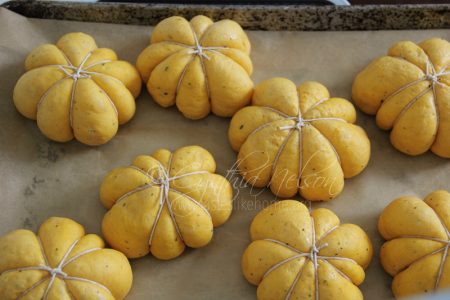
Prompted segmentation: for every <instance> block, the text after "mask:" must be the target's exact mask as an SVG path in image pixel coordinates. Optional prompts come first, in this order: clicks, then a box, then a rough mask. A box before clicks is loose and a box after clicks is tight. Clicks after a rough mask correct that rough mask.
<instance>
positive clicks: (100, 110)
mask: <svg viewBox="0 0 450 300" xmlns="http://www.w3.org/2000/svg"><path fill="white" fill-rule="evenodd" d="M25 69H26V70H27V72H26V73H25V74H23V75H22V77H20V79H19V80H18V81H17V84H16V86H15V87H14V95H13V98H14V104H15V106H16V108H17V110H18V111H19V112H20V113H21V114H22V115H24V116H25V117H27V118H29V119H32V120H36V121H37V125H38V127H39V129H40V130H41V132H42V133H43V134H44V135H45V136H46V137H47V138H49V139H51V140H54V141H57V142H68V141H70V140H72V139H74V138H75V139H77V140H78V141H80V142H82V143H84V144H87V145H101V144H104V143H107V142H108V141H109V140H111V139H112V138H113V137H114V136H115V135H116V132H117V129H118V127H119V125H121V124H125V123H126V122H128V121H129V120H130V119H131V118H132V117H133V116H134V112H135V110H136V105H135V101H134V99H135V98H136V97H137V96H138V95H139V93H140V91H141V79H140V76H139V73H138V71H137V70H136V68H135V67H134V66H132V65H131V64H129V63H127V62H125V61H122V60H117V55H116V53H114V51H113V50H111V49H107V48H97V45H96V43H95V41H94V39H93V38H92V37H91V36H89V35H87V34H85V33H81V32H77V33H68V34H66V35H64V36H62V37H61V38H60V39H59V40H58V42H57V43H56V44H55V45H53V44H45V45H42V46H39V47H37V48H36V49H34V50H33V51H31V53H30V54H29V55H28V57H27V59H26V61H25Z"/></svg>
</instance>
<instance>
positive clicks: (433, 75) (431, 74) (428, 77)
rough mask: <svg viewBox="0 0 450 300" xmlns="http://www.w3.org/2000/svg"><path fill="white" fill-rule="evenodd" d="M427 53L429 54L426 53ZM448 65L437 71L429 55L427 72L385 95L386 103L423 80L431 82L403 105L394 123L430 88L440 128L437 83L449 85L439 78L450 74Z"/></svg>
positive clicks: (384, 100) (437, 124)
mask: <svg viewBox="0 0 450 300" xmlns="http://www.w3.org/2000/svg"><path fill="white" fill-rule="evenodd" d="M425 55H427V54H426V53H425ZM447 67H448V66H445V67H443V68H442V69H441V71H440V72H439V73H437V72H436V68H435V67H434V64H433V62H432V61H431V59H430V57H429V56H428V55H427V64H426V70H425V74H424V75H423V76H422V77H421V78H419V79H417V80H414V81H412V82H410V83H408V84H405V85H404V86H401V87H400V88H399V89H397V90H395V91H394V92H392V93H391V94H389V95H388V96H387V97H385V98H384V99H383V102H384V103H386V102H387V101H389V100H390V99H392V98H393V97H394V96H396V95H398V94H400V93H401V92H403V91H404V90H406V89H408V88H410V87H412V86H414V85H416V84H418V83H420V82H423V81H429V82H430V86H429V87H428V88H426V89H425V90H423V91H422V92H421V93H419V94H418V95H417V96H415V97H413V99H411V100H410V101H409V102H408V103H407V104H406V105H405V107H403V109H402V110H401V111H400V113H399V115H398V116H397V118H396V119H395V121H394V124H395V123H397V121H398V120H399V119H400V117H401V116H403V115H404V114H405V113H406V112H407V111H408V110H409V109H410V108H411V107H412V106H413V105H414V104H415V103H416V102H417V101H418V100H419V99H420V98H421V97H422V96H423V95H425V94H426V93H428V92H429V91H430V90H432V92H433V104H434V109H435V112H436V118H437V122H436V127H437V129H436V130H438V129H439V119H440V117H439V109H438V105H437V97H436V85H440V86H442V87H448V86H446V85H445V84H443V83H442V82H440V81H439V78H440V77H441V76H447V75H450V72H446V69H447Z"/></svg>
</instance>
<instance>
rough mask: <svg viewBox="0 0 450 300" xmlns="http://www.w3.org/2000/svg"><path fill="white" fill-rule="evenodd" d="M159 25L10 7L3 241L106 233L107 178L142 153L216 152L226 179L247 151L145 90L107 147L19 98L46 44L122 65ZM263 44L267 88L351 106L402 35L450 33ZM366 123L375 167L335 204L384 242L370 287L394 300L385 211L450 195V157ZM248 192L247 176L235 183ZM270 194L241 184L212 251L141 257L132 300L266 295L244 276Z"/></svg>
mask: <svg viewBox="0 0 450 300" xmlns="http://www.w3.org/2000/svg"><path fill="white" fill-rule="evenodd" d="M151 29H152V28H150V27H144V26H126V25H112V24H98V23H79V22H67V21H52V20H35V19H27V18H24V17H22V16H19V15H16V14H14V13H11V12H10V11H8V10H6V9H0V101H1V103H0V144H1V152H0V176H1V177H0V205H1V206H0V234H1V235H3V234H5V233H7V232H9V231H11V230H14V229H17V228H30V229H32V230H36V229H37V228H38V226H39V225H40V223H41V222H42V221H44V220H45V219H46V218H48V217H51V216H64V217H69V218H73V219H74V220H76V221H78V222H79V223H81V224H82V225H84V226H85V228H86V230H87V232H91V233H100V224H101V220H102V217H103V215H104V213H105V212H106V209H104V208H103V206H102V205H101V204H100V202H99V200H98V191H99V185H100V183H101V180H102V178H103V176H104V175H105V174H106V173H107V172H108V171H110V170H111V169H113V168H116V167H119V166H125V165H128V164H129V163H130V162H131V161H132V160H133V158H134V157H135V156H136V155H138V154H150V153H152V152H153V151H154V150H156V149H158V148H162V147H164V148H168V149H172V150H174V149H176V148H178V147H181V146H184V145H192V144H197V145H200V146H202V147H205V148H206V149H208V150H209V151H210V152H211V153H212V154H213V155H214V157H215V159H216V162H217V166H218V173H219V174H222V175H227V171H228V170H229V169H231V167H232V165H233V164H234V162H235V158H236V154H235V153H234V152H233V150H232V149H231V147H230V146H229V144H228V139H227V130H228V123H229V119H225V118H219V117H216V116H209V117H207V118H206V119H203V120H200V121H190V120H187V119H185V118H184V117H183V116H182V115H181V113H179V112H178V111H177V110H176V109H175V108H170V109H164V108H161V107H159V106H158V105H157V104H155V103H154V102H153V101H152V99H151V98H150V97H149V95H148V94H147V91H146V90H143V92H142V94H141V96H140V97H139V98H138V100H137V112H136V116H135V117H134V119H133V120H131V122H130V123H129V124H127V125H125V126H121V127H120V129H119V132H118V134H117V136H116V137H115V138H114V139H113V140H112V141H111V142H109V143H108V144H106V145H103V146H101V147H88V146H84V145H82V144H80V143H79V142H76V141H73V142H70V143H66V144H59V143H54V142H50V141H49V140H47V139H46V138H45V137H44V136H43V135H42V134H41V133H40V132H39V130H38V128H37V126H36V123H35V122H34V121H31V120H27V119H26V118H24V117H22V116H21V115H20V114H19V113H18V112H17V111H16V109H15V107H14V105H13V102H12V91H13V87H14V84H15V82H16V81H17V79H18V78H19V77H20V75H21V74H22V73H23V72H24V67H23V62H24V59H25V57H26V55H27V54H28V52H29V51H31V50H32V49H33V48H34V47H36V46H38V45H40V44H43V43H54V42H56V41H57V40H58V38H59V37H60V36H61V35H63V34H65V33H67V32H72V31H83V32H86V33H88V34H91V35H92V36H93V37H94V38H95V39H96V41H97V44H98V45H99V47H108V48H112V49H114V50H115V51H116V52H117V53H118V55H119V57H120V58H122V59H125V60H128V61H130V62H132V63H134V62H135V60H136V57H137V55H138V54H139V52H140V51H142V49H144V47H146V46H147V45H148V42H149V34H150V32H151ZM248 35H249V38H250V40H251V43H252V59H253V62H254V69H255V72H254V75H253V79H254V81H255V83H258V82H260V81H261V80H263V79H267V78H270V77H275V76H284V77H288V78H290V79H292V80H293V81H294V82H296V83H301V82H302V81H305V80H317V81H319V82H322V83H323V84H325V85H326V86H327V87H328V88H329V90H330V92H331V95H332V96H338V97H344V98H347V99H350V93H351V84H352V80H353V78H354V76H355V75H356V73H357V72H358V71H360V70H361V69H362V68H363V67H364V66H365V65H367V64H368V63H369V62H370V61H371V60H372V59H374V58H375V57H377V56H380V55H383V54H385V53H386V51H387V49H388V48H389V46H390V45H392V44H393V43H394V42H396V41H398V40H413V41H416V42H419V41H421V40H423V39H427V38H430V37H434V36H438V37H443V38H446V39H449V38H450V32H449V31H448V30H430V31H389V32H388V31H378V32H258V31H251V32H248ZM357 123H358V124H360V125H361V126H363V127H364V128H365V130H366V131H367V133H368V135H369V137H370V139H371V142H372V157H371V160H370V163H369V165H368V167H367V168H366V170H365V171H364V172H363V173H362V174H360V175H359V176H357V177H356V178H354V179H351V180H346V182H345V189H344V192H343V193H342V194H341V195H340V196H339V197H338V198H337V199H335V200H333V201H332V202H328V203H314V205H313V207H320V206H323V207H327V208H329V209H332V210H333V211H334V212H336V213H337V215H338V216H339V217H340V218H341V221H342V222H351V223H355V224H358V225H359V226H361V227H362V228H363V229H365V230H366V232H367V233H368V234H369V236H370V237H371V239H372V242H373V244H374V248H375V255H374V259H373V261H372V263H371V265H370V267H369V268H368V270H367V272H366V280H365V282H364V284H363V285H362V286H361V289H362V291H363V293H364V295H365V298H366V299H368V300H375V299H389V298H392V294H391V291H390V283H391V278H390V277H389V276H388V275H387V274H386V273H384V271H383V270H382V268H381V266H380V264H379V260H378V255H379V247H380V245H381V243H382V239H381V237H380V236H379V234H378V232H377V229H376V225H377V220H378V215H379V213H380V212H381V210H382V209H383V208H384V207H385V206H386V205H387V203H389V202H390V201H391V200H393V199H394V198H396V197H398V196H401V195H405V194H416V195H418V196H420V197H423V196H425V195H427V194H428V193H429V192H431V191H434V190H436V189H447V190H450V160H445V159H442V158H439V157H437V156H435V155H433V154H431V153H427V154H425V155H422V156H419V157H410V156H406V155H403V154H401V153H400V152H398V151H396V150H395V149H394V148H393V147H392V146H391V144H390V142H389V135H388V133H386V132H383V131H382V130H380V129H378V128H377V127H376V125H375V122H374V118H373V117H371V116H366V115H364V114H362V113H361V112H358V122H357ZM233 178H234V179H233V181H234V183H235V184H236V185H240V182H239V177H233ZM274 200H275V197H274V196H273V195H272V194H271V193H270V191H268V190H260V189H253V190H251V189H249V188H241V189H240V191H239V194H238V195H237V197H236V200H235V205H234V208H235V210H234V212H233V214H232V216H231V218H230V220H229V221H228V222H227V223H226V224H224V225H223V226H222V227H220V228H218V229H216V230H215V233H214V238H213V240H212V242H211V243H210V244H209V245H208V246H207V247H205V248H201V249H195V250H187V251H186V252H185V253H184V254H183V255H182V256H181V257H179V258H177V259H174V260H172V261H158V260H157V259H155V258H153V257H151V256H147V257H144V258H141V259H137V260H133V261H132V266H133V271H134V285H133V288H132V291H131V293H130V295H129V298H128V299H213V298H214V299H254V298H255V295H256V289H255V287H253V286H252V285H250V284H249V283H247V281H246V280H245V279H244V277H243V276H242V273H241V268H240V259H241V255H242V253H243V251H244V249H245V247H246V246H247V245H248V244H249V242H250V240H249V234H248V230H249V225H250V223H251V220H252V218H253V217H254V216H255V214H256V213H257V212H258V211H259V210H260V209H261V208H262V207H264V206H267V205H268V204H269V203H270V202H272V201H274Z"/></svg>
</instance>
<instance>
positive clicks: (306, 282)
mask: <svg viewBox="0 0 450 300" xmlns="http://www.w3.org/2000/svg"><path fill="white" fill-rule="evenodd" d="M250 235H251V240H252V243H251V244H250V245H249V246H248V247H247V249H246V250H245V252H244V254H243V256H242V271H243V273H244V276H245V278H246V279H247V280H248V281H249V282H250V283H251V284H254V285H256V286H258V289H257V298H258V299H260V300H264V299H271V300H277V299H280V300H282V299H284V300H289V299H298V300H306V299H315V300H326V299H329V300H331V299H346V300H356V299H363V295H362V293H361V291H360V290H359V288H358V286H359V285H360V284H361V283H362V282H363V281H364V277H365V273H364V269H366V268H367V266H368V265H369V263H370V261H371V259H372V254H373V250H372V244H371V242H370V240H369V238H368V236H367V235H366V233H365V232H364V231H363V230H362V229H361V228H359V227H358V226H356V225H353V224H340V221H339V218H338V217H337V216H336V215H335V214H334V213H333V212H332V211H330V210H328V209H324V208H320V209H316V210H313V211H309V210H308V208H307V207H306V206H305V205H303V204H302V203H300V202H298V201H295V200H283V201H280V202H277V203H275V204H272V205H270V206H268V207H267V208H265V209H264V210H262V211H261V212H259V213H258V214H257V215H256V217H255V218H254V219H253V222H252V224H251V227H250Z"/></svg>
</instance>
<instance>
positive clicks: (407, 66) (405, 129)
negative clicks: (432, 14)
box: [353, 38, 450, 158]
mask: <svg viewBox="0 0 450 300" xmlns="http://www.w3.org/2000/svg"><path fill="white" fill-rule="evenodd" d="M353 100H354V101H355V103H356V105H357V106H358V107H359V108H360V109H361V110H362V111H364V112H365V113H368V114H371V115H376V123H377V125H378V127H380V128H381V129H384V130H391V133H390V136H391V143H392V145H393V146H394V147H395V148H397V149H398V150H399V151H401V152H403V153H405V154H408V155H419V154H422V153H424V152H426V151H428V150H429V149H431V151H432V152H434V153H435V154H437V155H439V156H442V157H447V158H450V43H449V42H448V41H446V40H443V39H439V38H433V39H429V40H426V41H424V42H422V43H420V44H418V45H416V44H415V43H413V42H409V41H402V42H398V43H397V44H395V45H393V46H392V47H391V48H390V49H389V51H388V55H387V56H383V57H380V58H378V59H376V60H374V61H373V62H372V63H370V64H369V65H368V66H367V67H366V68H365V69H364V70H362V71H361V72H360V73H359V74H358V75H357V76H356V78H355V81H354V82H353Z"/></svg>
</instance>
